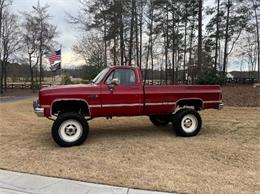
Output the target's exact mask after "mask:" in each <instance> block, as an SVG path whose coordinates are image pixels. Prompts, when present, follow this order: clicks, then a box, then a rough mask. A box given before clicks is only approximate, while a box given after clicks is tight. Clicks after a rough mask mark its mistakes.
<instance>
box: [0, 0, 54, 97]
mask: <svg viewBox="0 0 260 195" xmlns="http://www.w3.org/2000/svg"><path fill="white" fill-rule="evenodd" d="M11 6H12V1H11V0H0V93H3V90H6V86H7V77H8V72H7V70H8V64H10V62H12V61H14V62H19V63H20V64H25V65H27V67H28V69H29V72H30V81H31V84H32V85H31V86H32V87H33V85H34V83H39V85H40V86H41V84H42V81H43V77H44V75H43V74H44V67H43V61H44V59H45V57H46V56H47V55H48V54H49V52H50V50H51V49H52V48H53V46H54V44H55V41H54V38H55V37H56V36H57V30H56V26H55V25H52V24H51V23H50V15H49V13H48V7H49V6H48V5H45V6H41V5H40V2H39V1H38V3H37V4H36V5H35V6H33V7H32V8H31V11H26V12H23V13H21V14H20V15H17V14H14V13H12V10H11ZM24 71H27V70H24Z"/></svg>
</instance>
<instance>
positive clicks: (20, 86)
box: [6, 83, 52, 89]
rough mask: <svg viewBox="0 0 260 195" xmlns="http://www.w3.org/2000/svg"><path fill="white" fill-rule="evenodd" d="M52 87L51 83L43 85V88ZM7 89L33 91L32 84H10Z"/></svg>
mask: <svg viewBox="0 0 260 195" xmlns="http://www.w3.org/2000/svg"><path fill="white" fill-rule="evenodd" d="M49 86H52V84H51V83H43V84H42V87H41V88H43V87H49ZM6 88H7V89H31V88H32V87H31V84H30V83H8V84H7V86H6Z"/></svg>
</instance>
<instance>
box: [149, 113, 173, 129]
mask: <svg viewBox="0 0 260 195" xmlns="http://www.w3.org/2000/svg"><path fill="white" fill-rule="evenodd" d="M149 118H150V121H151V122H152V123H153V124H154V125H155V126H166V125H168V123H169V118H170V117H169V116H168V115H153V116H149Z"/></svg>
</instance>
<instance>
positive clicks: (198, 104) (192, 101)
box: [176, 98, 204, 110]
mask: <svg viewBox="0 0 260 195" xmlns="http://www.w3.org/2000/svg"><path fill="white" fill-rule="evenodd" d="M184 106H194V109H195V110H202V109H203V108H204V103H203V100H202V99H200V98H182V99H179V100H177V101H176V107H184Z"/></svg>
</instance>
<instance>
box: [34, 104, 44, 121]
mask: <svg viewBox="0 0 260 195" xmlns="http://www.w3.org/2000/svg"><path fill="white" fill-rule="evenodd" d="M33 109H34V113H35V114H36V115H37V116H38V117H43V116H44V108H41V107H40V105H39V103H38V101H34V102H33Z"/></svg>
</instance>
